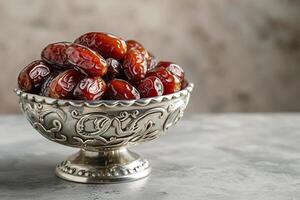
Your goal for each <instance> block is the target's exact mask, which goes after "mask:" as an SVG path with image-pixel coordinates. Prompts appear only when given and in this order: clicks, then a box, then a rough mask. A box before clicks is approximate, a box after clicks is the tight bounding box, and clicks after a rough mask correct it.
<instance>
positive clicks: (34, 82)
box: [18, 60, 51, 93]
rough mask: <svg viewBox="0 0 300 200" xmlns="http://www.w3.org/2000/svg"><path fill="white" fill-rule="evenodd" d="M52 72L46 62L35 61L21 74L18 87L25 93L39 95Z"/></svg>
mask: <svg viewBox="0 0 300 200" xmlns="http://www.w3.org/2000/svg"><path fill="white" fill-rule="evenodd" d="M50 72H51V70H50V68H49V66H48V64H47V63H45V62H44V61H42V60H36V61H33V62H31V63H30V64H29V65H27V66H26V67H25V68H24V69H23V70H22V71H21V72H20V73H19V77H18V86H19V88H20V89H21V90H22V91H24V92H31V93H38V92H39V89H40V88H41V86H42V84H43V82H44V81H45V80H46V79H47V77H48V76H49V74H50Z"/></svg>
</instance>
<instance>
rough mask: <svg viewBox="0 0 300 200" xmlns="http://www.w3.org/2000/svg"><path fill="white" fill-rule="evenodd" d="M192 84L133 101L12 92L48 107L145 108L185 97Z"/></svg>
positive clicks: (17, 89) (19, 90) (191, 88)
mask: <svg viewBox="0 0 300 200" xmlns="http://www.w3.org/2000/svg"><path fill="white" fill-rule="evenodd" d="M193 87H194V84H193V83H188V85H187V86H186V87H185V88H183V89H181V90H180V91H178V92H175V93H172V94H168V95H162V96H158V97H151V98H141V99H135V100H96V101H84V100H72V99H54V98H51V97H45V96H41V95H38V94H32V93H27V92H23V91H22V90H21V89H19V88H16V89H15V90H14V91H15V93H16V94H17V95H18V96H20V98H22V99H27V100H30V101H33V102H36V103H45V104H49V105H60V106H68V105H71V106H74V107H82V106H86V107H100V106H105V107H115V106H124V107H128V106H133V105H137V106H146V105H148V104H150V103H160V102H163V101H167V100H171V99H175V98H178V97H180V96H185V95H187V94H188V93H190V92H191V91H192V90H193Z"/></svg>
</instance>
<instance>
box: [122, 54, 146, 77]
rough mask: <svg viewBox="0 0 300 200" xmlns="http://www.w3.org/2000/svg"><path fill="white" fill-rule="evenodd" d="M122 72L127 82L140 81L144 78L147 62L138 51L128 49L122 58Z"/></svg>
mask: <svg viewBox="0 0 300 200" xmlns="http://www.w3.org/2000/svg"><path fill="white" fill-rule="evenodd" d="M123 70H124V74H125V76H126V77H127V79H128V80H129V81H132V82H137V81H140V80H142V79H144V78H145V77H146V73H147V61H146V59H145V57H144V56H143V55H142V54H141V53H140V52H139V51H138V50H136V49H130V50H129V51H128V52H127V53H126V55H125V57H124V60H123Z"/></svg>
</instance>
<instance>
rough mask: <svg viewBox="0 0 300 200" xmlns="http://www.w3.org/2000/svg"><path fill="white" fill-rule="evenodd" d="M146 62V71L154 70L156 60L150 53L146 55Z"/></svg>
mask: <svg viewBox="0 0 300 200" xmlns="http://www.w3.org/2000/svg"><path fill="white" fill-rule="evenodd" d="M146 60H147V69H148V71H150V70H152V69H154V68H155V67H156V65H157V59H156V58H155V56H154V55H153V54H152V53H150V52H149V53H148V57H147V58H146Z"/></svg>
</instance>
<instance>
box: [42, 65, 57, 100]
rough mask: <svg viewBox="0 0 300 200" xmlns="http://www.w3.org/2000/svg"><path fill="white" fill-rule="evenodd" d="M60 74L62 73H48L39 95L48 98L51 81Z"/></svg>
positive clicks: (55, 71)
mask: <svg viewBox="0 0 300 200" xmlns="http://www.w3.org/2000/svg"><path fill="white" fill-rule="evenodd" d="M62 72H63V71H58V70H54V71H52V72H51V73H50V75H49V76H48V77H47V79H46V80H45V81H44V83H43V84H42V87H41V90H40V95H42V96H45V97H48V96H49V91H50V83H51V81H52V80H53V79H54V78H55V77H56V76H58V75H59V74H60V73H62Z"/></svg>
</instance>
